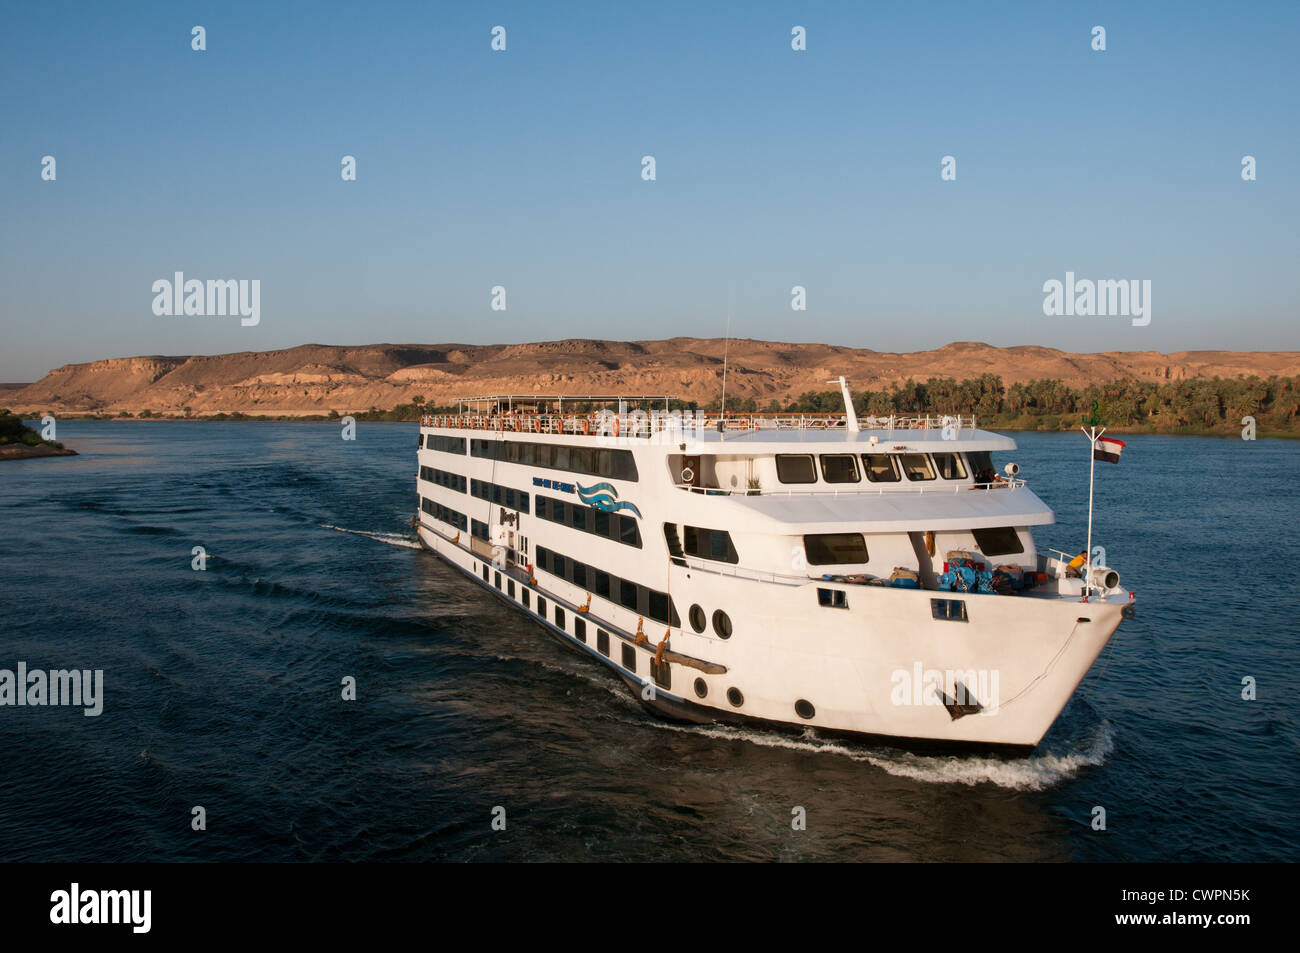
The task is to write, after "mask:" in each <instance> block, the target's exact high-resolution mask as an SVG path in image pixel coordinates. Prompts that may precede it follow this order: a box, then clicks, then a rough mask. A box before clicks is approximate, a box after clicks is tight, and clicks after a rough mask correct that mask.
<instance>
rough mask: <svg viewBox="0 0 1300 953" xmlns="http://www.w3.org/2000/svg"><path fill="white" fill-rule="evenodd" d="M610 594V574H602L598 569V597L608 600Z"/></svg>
mask: <svg viewBox="0 0 1300 953" xmlns="http://www.w3.org/2000/svg"><path fill="white" fill-rule="evenodd" d="M609 594H610V589H609V573H607V572H601V571H600V570H599V569H597V570H596V595H598V596H600V597H601V598H602V599H608V598H609Z"/></svg>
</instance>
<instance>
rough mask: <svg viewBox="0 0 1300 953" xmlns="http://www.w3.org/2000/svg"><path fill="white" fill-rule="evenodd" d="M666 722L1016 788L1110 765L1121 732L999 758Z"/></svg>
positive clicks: (1099, 732) (923, 775) (907, 774)
mask: <svg viewBox="0 0 1300 953" xmlns="http://www.w3.org/2000/svg"><path fill="white" fill-rule="evenodd" d="M657 724H659V725H660V726H661V727H664V728H668V729H670V730H674V731H682V732H688V733H690V734H699V735H704V736H705V737H708V738H716V739H718V740H720V741H744V742H746V743H748V744H753V745H759V746H761V747H766V748H785V749H788V750H791V751H808V752H815V753H818V754H833V755H839V756H841V757H845V758H848V759H850V760H851V761H860V762H865V763H867V764H870V765H872V766H874V767H877V768H879V769H880V770H882V771H885V772H886V773H888V774H892V775H894V776H895V777H901V778H910V779H911V780H914V781H921V782H924V783H927V784H966V785H970V786H974V785H977V784H992V785H995V786H997V787H1000V788H1007V789H1008V790H1013V791H1042V790H1045V789H1047V788H1051V787H1055V786H1056V785H1058V784H1060V783H1061V782H1062V781H1068V780H1070V779H1071V778H1073V777H1075V776H1076V775H1078V773H1079V772H1080V771H1082V770H1083V769H1084V768H1087V767H1094V766H1097V765H1100V764H1104V763H1105V761H1106V758H1107V757H1108V756H1109V755H1110V753H1111V752H1112V751H1113V750H1114V747H1115V736H1114V730H1113V728H1112V727H1111V724H1110V722H1108V721H1102V722H1100V723H1099V724H1097V726H1096V727H1095V728H1094V729H1093V730H1092V731H1091V733H1090V734H1089V735H1088V736H1087V737H1086V738H1083V739H1080V741H1079V742H1077V743H1076V744H1073V745H1070V744H1066V745H1065V747H1066V748H1068V749H1069V750H1064V751H1053V750H1043V751H1037V752H1035V753H1034V754H1032V755H1030V756H1028V757H1025V758H997V757H991V756H981V755H958V754H953V755H921V754H914V753H912V752H908V751H903V750H896V749H892V748H878V747H867V746H862V747H859V746H857V745H854V744H853V743H852V742H846V741H839V740H835V741H832V740H827V739H824V738H819V737H818V736H817V734H816V732H815V731H814V730H812V729H810V730H808V731H806V732H804V733H803V735H798V736H796V735H786V734H782V733H781V732H779V731H770V730H765V729H762V728H740V727H733V726H730V725H697V726H686V725H674V724H670V723H666V722H658V723H657Z"/></svg>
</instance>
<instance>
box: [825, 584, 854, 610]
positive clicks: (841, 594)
mask: <svg viewBox="0 0 1300 953" xmlns="http://www.w3.org/2000/svg"><path fill="white" fill-rule="evenodd" d="M817 604H818V605H819V606H828V607H830V608H832V609H847V608H848V607H849V597H848V593H846V592H845V591H844V590H843V589H818V590H817Z"/></svg>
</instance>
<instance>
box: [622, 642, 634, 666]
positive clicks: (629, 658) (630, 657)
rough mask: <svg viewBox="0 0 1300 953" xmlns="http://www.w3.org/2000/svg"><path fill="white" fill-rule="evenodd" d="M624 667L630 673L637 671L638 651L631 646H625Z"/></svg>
mask: <svg viewBox="0 0 1300 953" xmlns="http://www.w3.org/2000/svg"><path fill="white" fill-rule="evenodd" d="M623 667H624V668H625V669H627V670H628V671H629V672H635V671H636V649H634V648H632V646H630V645H624V646H623Z"/></svg>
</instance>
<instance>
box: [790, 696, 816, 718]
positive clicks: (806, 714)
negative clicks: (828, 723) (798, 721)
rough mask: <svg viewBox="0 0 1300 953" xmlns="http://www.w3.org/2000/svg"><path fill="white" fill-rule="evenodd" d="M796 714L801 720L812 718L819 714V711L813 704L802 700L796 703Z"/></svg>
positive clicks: (804, 699)
mask: <svg viewBox="0 0 1300 953" xmlns="http://www.w3.org/2000/svg"><path fill="white" fill-rule="evenodd" d="M794 713H795V714H796V715H798V716H799V717H800V718H812V717H813V716H814V715H816V714H817V709H816V708H814V707H813V706H812V702H810V701H808V700H807V699H806V698H801V699H799V700H798V701H797V702H795V703H794Z"/></svg>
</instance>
